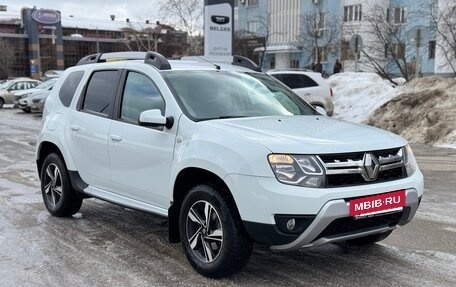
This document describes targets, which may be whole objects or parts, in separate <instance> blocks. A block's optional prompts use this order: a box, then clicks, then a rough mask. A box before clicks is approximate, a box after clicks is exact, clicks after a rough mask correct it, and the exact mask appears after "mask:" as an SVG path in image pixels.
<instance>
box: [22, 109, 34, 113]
mask: <svg viewBox="0 0 456 287" xmlns="http://www.w3.org/2000/svg"><path fill="white" fill-rule="evenodd" d="M22 110H23V111H24V113H31V112H32V109H31V108H25V109H22Z"/></svg>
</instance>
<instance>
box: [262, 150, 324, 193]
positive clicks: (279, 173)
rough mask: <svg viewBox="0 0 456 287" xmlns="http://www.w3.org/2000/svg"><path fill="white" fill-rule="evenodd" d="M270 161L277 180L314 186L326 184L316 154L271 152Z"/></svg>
mask: <svg viewBox="0 0 456 287" xmlns="http://www.w3.org/2000/svg"><path fill="white" fill-rule="evenodd" d="M268 161H269V164H270V165H271V168H272V171H273V172H274V174H275V176H276V178H277V180H279V181H280V182H282V183H286V184H291V185H297V186H305V187H314V188H318V187H323V186H324V182H325V176H324V172H323V168H322V167H321V166H320V164H319V163H318V160H317V159H316V158H315V156H311V155H288V154H270V155H269V156H268Z"/></svg>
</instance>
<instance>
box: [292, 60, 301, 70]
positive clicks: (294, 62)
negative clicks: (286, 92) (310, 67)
mask: <svg viewBox="0 0 456 287" xmlns="http://www.w3.org/2000/svg"><path fill="white" fill-rule="evenodd" d="M290 68H293V69H297V68H299V59H291V60H290Z"/></svg>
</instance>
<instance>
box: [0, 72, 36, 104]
mask: <svg viewBox="0 0 456 287" xmlns="http://www.w3.org/2000/svg"><path fill="white" fill-rule="evenodd" d="M40 83H41V82H40V81H37V80H32V79H29V78H17V79H14V80H11V81H7V82H5V83H3V84H1V85H0V108H2V107H3V105H4V104H13V103H14V98H13V97H14V94H13V93H14V92H16V91H21V90H27V89H31V88H34V87H36V86H37V85H39V84H40Z"/></svg>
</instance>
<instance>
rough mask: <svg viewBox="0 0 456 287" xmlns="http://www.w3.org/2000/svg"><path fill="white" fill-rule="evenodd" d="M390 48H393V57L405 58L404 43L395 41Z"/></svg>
mask: <svg viewBox="0 0 456 287" xmlns="http://www.w3.org/2000/svg"><path fill="white" fill-rule="evenodd" d="M392 49H393V58H395V59H405V44H403V43H395V44H393V46H392Z"/></svg>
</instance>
